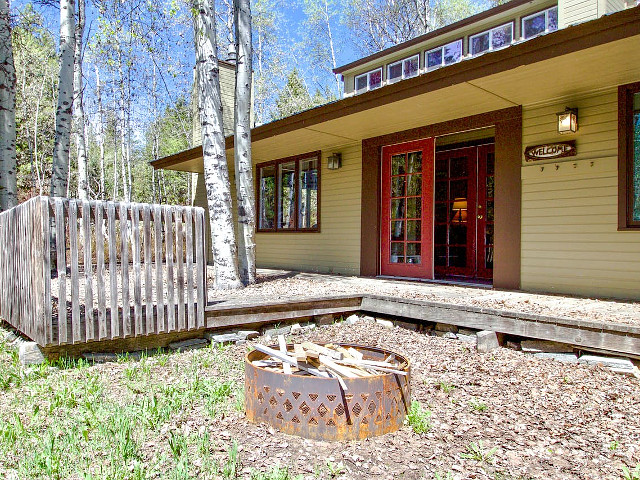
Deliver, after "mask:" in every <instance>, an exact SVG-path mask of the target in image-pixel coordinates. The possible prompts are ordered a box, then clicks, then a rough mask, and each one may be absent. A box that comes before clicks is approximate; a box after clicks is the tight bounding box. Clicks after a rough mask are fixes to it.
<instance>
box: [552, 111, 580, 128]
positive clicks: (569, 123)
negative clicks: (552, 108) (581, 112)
mask: <svg viewBox="0 0 640 480" xmlns="http://www.w3.org/2000/svg"><path fill="white" fill-rule="evenodd" d="M556 115H557V117H558V133H576V132H577V131H578V109H577V108H570V107H567V108H565V109H564V112H558V113H556Z"/></svg>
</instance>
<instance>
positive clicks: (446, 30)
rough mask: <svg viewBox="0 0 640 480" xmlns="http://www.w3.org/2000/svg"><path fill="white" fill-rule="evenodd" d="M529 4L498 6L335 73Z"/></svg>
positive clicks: (522, 0)
mask: <svg viewBox="0 0 640 480" xmlns="http://www.w3.org/2000/svg"><path fill="white" fill-rule="evenodd" d="M528 3H531V0H511V1H510V2H507V3H503V4H502V5H498V6H497V7H493V8H490V9H488V10H484V11H483V12H480V13H477V14H475V15H472V16H470V17H467V18H463V19H462V20H460V21H457V22H455V23H451V24H449V25H446V26H444V27H442V28H439V29H437V30H433V31H431V32H428V33H425V34H424V35H420V36H419V37H415V38H412V39H411V40H407V41H406V42H403V43H399V44H398V45H394V46H393V47H389V48H386V49H384V50H380V51H379V52H376V53H373V54H371V55H368V56H366V57H362V58H359V59H358V60H355V61H353V62H351V63H347V64H346V65H342V66H340V67H337V68H334V69H333V73H335V74H339V73H343V72H345V71H347V70H351V69H352V68H356V67H359V66H360V65H364V64H366V63H369V62H371V61H373V60H377V59H379V58H382V57H386V56H387V55H390V54H392V53H395V52H399V51H401V50H405V49H406V48H409V47H412V46H414V45H418V44H420V43H422V42H425V41H427V40H431V39H432V38H436V37H439V36H440V35H444V34H446V33H449V32H453V31H455V30H458V29H459V28H463V27H467V26H469V25H472V24H474V23H476V22H479V21H481V20H484V19H486V18H490V17H493V16H494V15H499V14H501V13H504V12H507V11H509V10H513V9H514V8H517V7H520V6H522V5H527V4H528Z"/></svg>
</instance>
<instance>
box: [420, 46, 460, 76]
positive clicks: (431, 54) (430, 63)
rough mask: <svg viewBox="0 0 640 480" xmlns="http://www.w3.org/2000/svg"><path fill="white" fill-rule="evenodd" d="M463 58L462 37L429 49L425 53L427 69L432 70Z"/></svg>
mask: <svg viewBox="0 0 640 480" xmlns="http://www.w3.org/2000/svg"><path fill="white" fill-rule="evenodd" d="M461 58H462V39H460V40H456V41H455V42H451V43H447V44H446V45H442V46H440V47H438V48H434V49H431V50H429V51H428V52H426V53H425V54H424V63H425V65H426V66H427V71H430V70H435V69H436V68H440V67H443V66H445V65H451V64H452V63H456V62H459V61H460V59H461Z"/></svg>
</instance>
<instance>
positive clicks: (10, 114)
mask: <svg viewBox="0 0 640 480" xmlns="http://www.w3.org/2000/svg"><path fill="white" fill-rule="evenodd" d="M17 204H18V196H17V186H16V69H15V65H14V63H13V49H12V46H11V24H10V22H9V3H8V0H0V212H2V211H4V210H8V209H9V208H11V207H15V206H16V205H17Z"/></svg>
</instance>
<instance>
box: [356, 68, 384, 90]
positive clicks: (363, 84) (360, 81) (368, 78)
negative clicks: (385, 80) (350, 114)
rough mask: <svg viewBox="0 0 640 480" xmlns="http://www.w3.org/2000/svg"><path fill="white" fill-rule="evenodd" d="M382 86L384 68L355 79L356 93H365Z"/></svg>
mask: <svg viewBox="0 0 640 480" xmlns="http://www.w3.org/2000/svg"><path fill="white" fill-rule="evenodd" d="M381 86H382V68H376V69H375V70H371V71H370V72H367V73H363V74H362V75H358V76H357V77H356V78H355V89H356V93H363V92H366V91H368V90H373V89H374V88H378V87H381Z"/></svg>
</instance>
